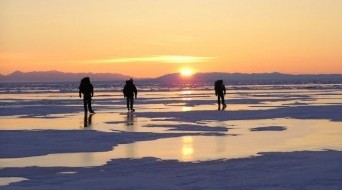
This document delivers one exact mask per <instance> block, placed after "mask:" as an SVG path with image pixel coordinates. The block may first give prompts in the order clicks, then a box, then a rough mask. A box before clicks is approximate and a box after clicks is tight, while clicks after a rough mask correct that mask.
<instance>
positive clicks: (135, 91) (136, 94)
mask: <svg viewBox="0 0 342 190" xmlns="http://www.w3.org/2000/svg"><path fill="white" fill-rule="evenodd" d="M134 94H135V98H137V96H138V90H137V87H135V85H134Z"/></svg>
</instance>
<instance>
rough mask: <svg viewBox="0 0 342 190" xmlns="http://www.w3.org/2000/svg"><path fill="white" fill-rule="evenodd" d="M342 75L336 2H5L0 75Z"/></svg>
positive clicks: (0, 10)
mask: <svg viewBox="0 0 342 190" xmlns="http://www.w3.org/2000/svg"><path fill="white" fill-rule="evenodd" d="M184 67H187V68H192V69H194V70H195V71H197V72H246V73H252V72H258V73H260V72H283V73H294V74H297V73H342V0H96V1H94V0H1V1H0V73H1V74H8V73H11V72H13V71H15V70H20V71H46V70H59V71H65V72H101V73H103V72H111V73H122V74H127V75H131V76H134V77H155V76H160V75H163V74H167V73H173V72H178V71H180V69H181V68H184Z"/></svg>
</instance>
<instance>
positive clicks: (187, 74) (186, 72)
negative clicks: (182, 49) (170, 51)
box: [180, 68, 194, 77]
mask: <svg viewBox="0 0 342 190" xmlns="http://www.w3.org/2000/svg"><path fill="white" fill-rule="evenodd" d="M180 74H181V75H182V76H184V77H190V76H192V75H193V74H194V71H193V70H192V69H190V68H183V69H181V71H180Z"/></svg>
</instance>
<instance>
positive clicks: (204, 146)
mask: <svg viewBox="0 0 342 190" xmlns="http://www.w3.org/2000/svg"><path fill="white" fill-rule="evenodd" d="M9 89H10V88H9V87H8V86H7V87H6V89H5V90H4V89H3V90H2V91H3V93H2V94H0V107H1V109H0V119H1V120H0V122H1V125H0V131H1V138H0V141H1V151H0V167H1V170H2V172H1V173H2V174H1V176H0V179H1V180H0V185H1V184H2V185H4V186H3V187H4V189H6V188H8V189H11V188H12V187H13V189H16V187H17V188H18V189H20V188H19V187H27V186H26V185H28V186H32V188H33V187H34V186H35V185H37V183H40V182H42V183H44V179H40V180H42V181H39V179H38V178H37V177H36V175H38V173H37V172H34V171H32V172H31V170H32V168H34V167H38V168H65V167H67V168H69V169H63V170H61V171H58V172H56V173H55V174H56V175H58V176H60V175H68V176H77V175H78V171H77V172H75V169H73V168H80V167H81V168H88V167H95V168H96V167H104V168H106V167H109V168H110V167H111V163H113V162H124V161H125V160H126V161H127V162H131V161H130V160H132V159H134V160H136V159H137V160H141V162H144V161H146V159H147V158H155V159H156V162H159V163H163V162H165V163H166V164H167V163H168V161H171V160H176V161H177V162H180V163H184V164H187V163H197V164H202V165H201V167H202V166H207V163H210V162H211V161H212V162H217V161H218V162H222V164H226V163H227V162H230V160H232V161H234V160H241V161H243V160H244V159H255V158H256V156H257V157H264V154H265V153H272V152H273V153H275V154H276V153H277V154H281V153H284V154H285V153H291V152H304V151H310V152H317V154H322V153H323V154H325V152H327V150H330V151H333V152H334V153H338V156H340V154H339V152H340V151H341V150H342V128H341V126H342V125H341V124H342V112H341V110H342V88H341V85H313V86H310V85H283V86H281V85H278V86H270V85H267V86H266V85H264V86H244V87H242V86H241V87H230V88H229V90H228V94H227V95H226V101H227V103H228V107H227V109H226V110H224V111H219V110H217V105H216V97H215V95H214V93H213V91H212V90H209V87H204V88H197V87H196V88H189V87H187V88H185V89H182V88H180V89H175V90H174V89H171V90H170V89H169V90H166V89H164V90H163V91H156V90H155V89H151V88H149V87H146V88H144V89H145V90H143V91H142V92H140V93H139V94H138V99H137V100H136V102H135V103H136V106H135V108H136V112H135V113H127V111H126V108H125V100H124V99H123V97H122V95H121V92H119V91H113V92H109V91H100V92H95V97H94V99H93V108H94V109H95V111H96V114H94V115H84V114H83V110H82V109H83V107H82V100H81V99H79V98H78V94H77V93H76V92H62V93H61V92H54V91H46V92H45V91H44V92H41V91H39V92H34V93H33V92H31V91H29V92H22V91H21V92H13V91H11V90H9ZM45 90H46V89H45ZM330 151H328V152H330ZM318 152H320V153H318ZM327 154H330V153H327ZM334 158H335V159H334ZM329 159H332V160H335V161H336V162H338V157H336V156H332V157H329ZM309 160H310V159H309ZM139 163H140V162H138V163H135V164H138V166H136V167H138V168H137V169H138V170H139V167H140V169H143V168H144V167H143V166H139ZM283 163H288V160H286V159H284V160H283ZM309 163H310V162H309ZM145 169H146V168H145ZM337 169H338V172H341V167H340V166H339V167H338V168H337ZM26 170H28V171H30V172H31V175H24V174H21V173H22V172H24V171H26ZM251 170H253V167H252V168H251ZM21 171H22V172H21ZM308 172H309V170H308ZM24 173H25V172H24ZM199 173H201V172H199ZM252 173H253V172H252ZM113 175H114V174H113ZM205 175H206V174H205V173H201V174H200V176H202V177H205ZM30 176H31V178H30ZM114 176H115V175H114ZM322 176H325V177H327V175H326V174H325V173H324V172H323V173H322ZM329 177H330V175H328V178H329ZM75 179H76V180H77V179H79V178H75ZM173 180H175V182H177V180H180V179H173ZM62 181H63V180H62ZM15 182H17V183H15ZM45 182H47V181H45ZM10 183H12V184H10ZM9 184H10V185H9ZM123 184H124V183H123ZM340 185H341V184H340ZM44 187H45V188H46V187H49V186H44ZM175 187H176V186H175ZM180 187H181V186H180ZM184 187H187V186H184ZM337 187H340V186H337ZM38 189H39V188H38ZM146 189H148V188H146ZM171 189H172V188H171ZM223 189H224V188H223ZM332 189H333V188H332Z"/></svg>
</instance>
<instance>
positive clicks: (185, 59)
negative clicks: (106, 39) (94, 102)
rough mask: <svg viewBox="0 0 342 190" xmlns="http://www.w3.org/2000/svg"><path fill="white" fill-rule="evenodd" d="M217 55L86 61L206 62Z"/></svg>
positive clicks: (91, 61) (94, 61) (92, 61)
mask: <svg viewBox="0 0 342 190" xmlns="http://www.w3.org/2000/svg"><path fill="white" fill-rule="evenodd" d="M212 59H216V57H197V56H180V55H160V56H150V57H127V58H115V59H98V60H90V61H85V62H86V63H136V62H158V63H199V62H205V61H209V60H212Z"/></svg>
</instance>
